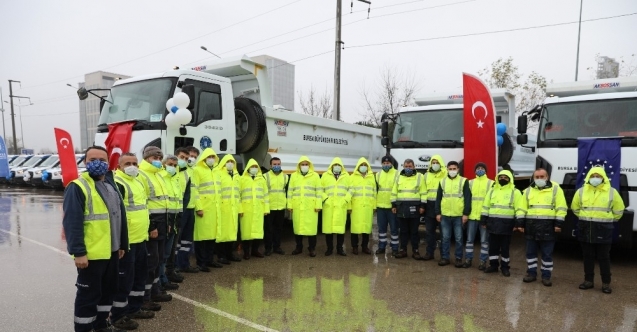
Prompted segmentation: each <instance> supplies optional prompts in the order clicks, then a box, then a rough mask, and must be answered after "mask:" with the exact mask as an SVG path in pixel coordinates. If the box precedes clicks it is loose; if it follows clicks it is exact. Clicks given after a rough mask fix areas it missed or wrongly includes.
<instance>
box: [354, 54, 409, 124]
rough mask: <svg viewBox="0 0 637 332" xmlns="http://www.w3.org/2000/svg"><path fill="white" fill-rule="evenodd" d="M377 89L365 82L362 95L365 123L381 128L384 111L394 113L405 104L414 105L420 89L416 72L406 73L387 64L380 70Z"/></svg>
mask: <svg viewBox="0 0 637 332" xmlns="http://www.w3.org/2000/svg"><path fill="white" fill-rule="evenodd" d="M379 74H380V79H379V80H378V82H377V83H376V87H375V89H372V90H370V89H367V87H366V86H365V84H364V83H363V88H362V91H361V95H362V97H363V104H364V107H365V111H364V113H363V114H361V115H362V116H363V121H362V122H363V123H367V124H370V126H371V127H375V128H380V125H381V123H382V121H381V117H382V116H383V114H384V113H390V114H394V113H397V112H398V109H399V108H401V107H405V106H414V105H415V104H414V102H413V98H414V94H415V93H416V92H417V91H418V84H417V83H416V73H415V72H412V73H406V72H401V71H399V70H397V69H396V68H394V67H391V66H389V65H386V66H385V67H383V68H382V69H381V70H380V73H379Z"/></svg>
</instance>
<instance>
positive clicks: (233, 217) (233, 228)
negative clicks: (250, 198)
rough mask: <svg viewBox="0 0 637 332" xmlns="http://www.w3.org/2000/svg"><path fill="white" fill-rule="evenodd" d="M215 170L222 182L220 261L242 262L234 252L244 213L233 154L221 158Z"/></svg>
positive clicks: (220, 186) (218, 239)
mask: <svg viewBox="0 0 637 332" xmlns="http://www.w3.org/2000/svg"><path fill="white" fill-rule="evenodd" d="M214 172H215V174H216V175H217V177H218V179H219V180H218V181H220V182H221V183H220V185H219V187H218V190H219V195H220V196H221V207H220V212H221V213H220V215H219V224H218V228H217V243H219V245H218V246H217V256H218V258H219V262H220V263H223V264H230V261H234V262H240V261H241V258H240V257H239V256H238V254H237V255H234V254H233V252H235V251H237V249H238V242H237V236H238V232H239V217H240V216H241V215H242V214H243V213H242V212H243V211H242V206H241V201H240V194H241V193H240V190H239V178H240V175H239V171H238V170H237V162H236V160H235V159H234V157H232V155H230V154H227V155H225V156H224V157H223V159H221V162H220V163H219V164H218V165H217V167H216V168H215V171H214Z"/></svg>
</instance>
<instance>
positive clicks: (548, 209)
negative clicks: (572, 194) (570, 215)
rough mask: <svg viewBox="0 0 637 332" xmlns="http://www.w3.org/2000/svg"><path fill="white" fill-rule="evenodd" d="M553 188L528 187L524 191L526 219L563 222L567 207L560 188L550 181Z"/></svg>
mask: <svg viewBox="0 0 637 332" xmlns="http://www.w3.org/2000/svg"><path fill="white" fill-rule="evenodd" d="M551 185H552V187H553V188H543V189H540V188H537V187H533V188H532V187H528V188H526V190H524V197H525V200H524V203H525V204H526V210H527V212H526V218H527V219H547V220H550V219H555V220H559V221H564V219H565V218H566V213H567V212H568V206H567V205H566V199H565V198H564V193H563V192H562V188H560V186H559V185H558V184H557V183H555V182H553V181H551Z"/></svg>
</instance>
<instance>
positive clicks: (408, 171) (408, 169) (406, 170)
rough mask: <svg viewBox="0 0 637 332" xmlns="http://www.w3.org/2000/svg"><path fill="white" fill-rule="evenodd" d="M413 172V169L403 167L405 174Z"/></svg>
mask: <svg viewBox="0 0 637 332" xmlns="http://www.w3.org/2000/svg"><path fill="white" fill-rule="evenodd" d="M412 174H414V170H413V169H411V168H405V175H412Z"/></svg>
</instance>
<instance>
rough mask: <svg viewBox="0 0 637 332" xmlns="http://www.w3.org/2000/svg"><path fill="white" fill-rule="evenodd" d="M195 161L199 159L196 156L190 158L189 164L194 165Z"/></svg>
mask: <svg viewBox="0 0 637 332" xmlns="http://www.w3.org/2000/svg"><path fill="white" fill-rule="evenodd" d="M195 161H197V158H195V157H190V158H188V166H194V165H195Z"/></svg>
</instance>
